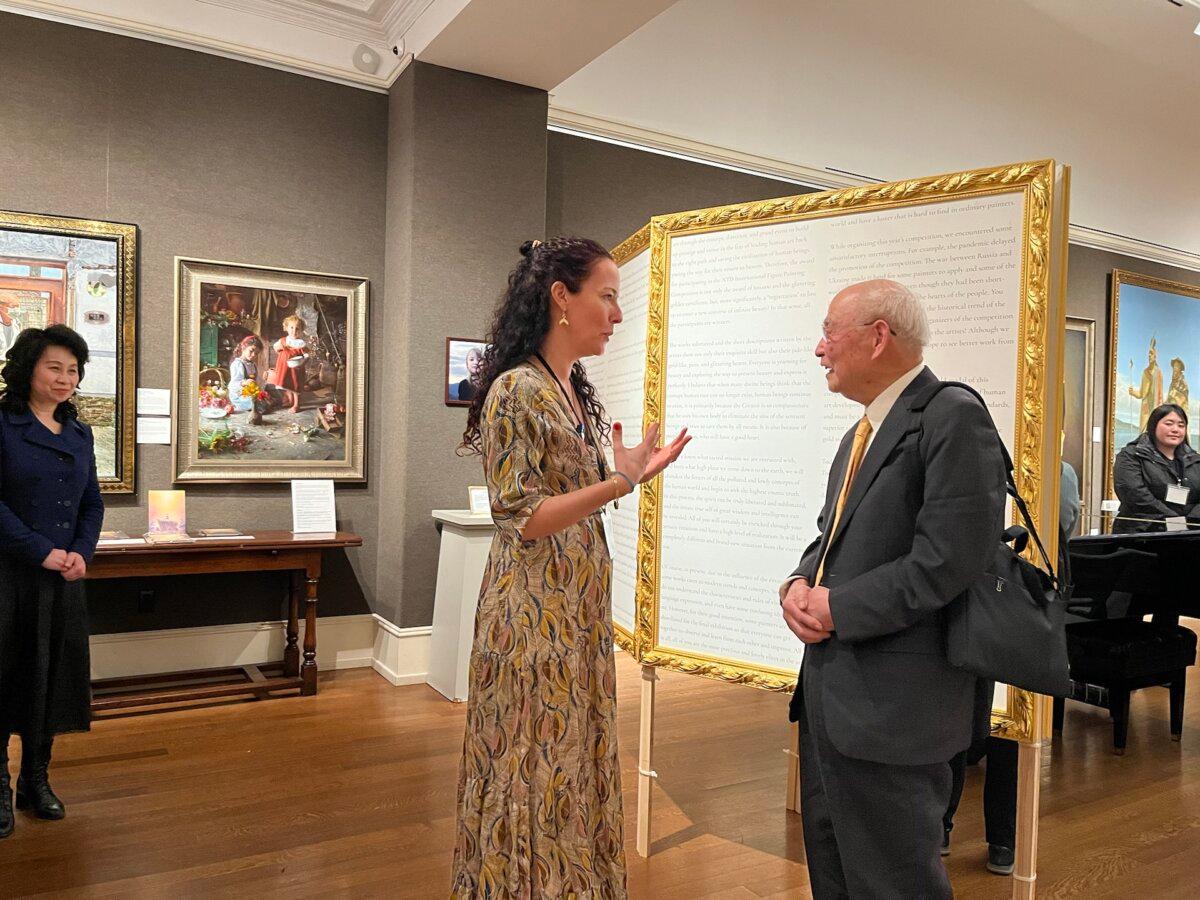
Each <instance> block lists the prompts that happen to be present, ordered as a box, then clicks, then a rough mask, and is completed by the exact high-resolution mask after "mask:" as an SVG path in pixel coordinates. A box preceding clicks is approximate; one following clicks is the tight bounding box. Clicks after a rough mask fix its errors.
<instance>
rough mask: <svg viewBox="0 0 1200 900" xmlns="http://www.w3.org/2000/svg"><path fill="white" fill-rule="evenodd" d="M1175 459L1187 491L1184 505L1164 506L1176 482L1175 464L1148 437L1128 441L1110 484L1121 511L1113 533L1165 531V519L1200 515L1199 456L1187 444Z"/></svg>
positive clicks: (1145, 435) (1170, 504)
mask: <svg viewBox="0 0 1200 900" xmlns="http://www.w3.org/2000/svg"><path fill="white" fill-rule="evenodd" d="M1175 457H1176V459H1177V460H1182V461H1183V486H1184V487H1186V488H1187V489H1188V499H1187V503H1185V504H1176V503H1167V501H1166V497H1167V487H1168V486H1170V485H1172V484H1177V483H1178V481H1179V476H1178V470H1177V465H1178V464H1177V463H1176V462H1175V461H1173V460H1169V459H1167V458H1166V457H1165V456H1163V455H1162V454H1161V453H1159V452H1158V448H1157V447H1156V446H1155V445H1154V443H1153V442H1152V441H1151V440H1150V435H1148V434H1142V435H1141V436H1139V437H1138V439H1137V440H1136V441H1130V442H1129V443H1128V444H1126V445H1125V448H1124V449H1123V450H1122V451H1121V452H1120V453H1118V454H1117V461H1116V465H1115V466H1114V467H1113V481H1114V483H1115V486H1116V489H1117V497H1118V498H1120V500H1121V510H1120V512H1118V513H1117V522H1116V524H1115V525H1114V526H1113V531H1114V532H1117V533H1118V534H1124V533H1128V532H1132V531H1164V530H1165V529H1166V526H1165V525H1163V524H1159V523H1161V521H1162V520H1163V519H1164V518H1166V517H1167V516H1193V515H1200V453H1197V452H1196V451H1195V450H1193V449H1192V448H1191V447H1189V446H1188V445H1187V444H1180V445H1179V447H1178V448H1177V449H1176V450H1175ZM1126 516H1128V517H1131V518H1134V519H1157V520H1158V522H1156V523H1150V522H1128V521H1122V519H1123V518H1124V517H1126Z"/></svg>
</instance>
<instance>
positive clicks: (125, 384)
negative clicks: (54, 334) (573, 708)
mask: <svg viewBox="0 0 1200 900" xmlns="http://www.w3.org/2000/svg"><path fill="white" fill-rule="evenodd" d="M0 228H3V229H6V230H10V231H29V232H35V233H36V232H45V233H48V234H54V235H59V236H64V237H77V238H95V239H99V240H110V241H113V242H114V243H115V244H116V263H115V268H116V270H117V284H116V289H117V305H116V309H117V313H118V315H119V317H120V322H119V323H118V326H119V327H118V328H117V329H116V338H117V349H116V354H117V366H116V372H117V386H116V391H115V399H116V404H117V409H116V412H115V415H114V422H115V425H116V432H117V434H116V446H115V447H114V461H115V463H116V472H115V473H114V475H113V476H112V477H101V478H100V479H99V481H100V490H101V491H102V492H103V493H106V494H132V493H133V492H134V488H135V482H136V477H137V471H136V431H135V429H136V424H137V307H138V303H137V301H138V227H137V226H136V225H130V224H128V223H124V222H105V221H103V220H100V219H72V218H68V217H65V216H44V215H40V214H37V213H23V212H8V211H4V210H0ZM71 312H73V310H69V311H68V313H69V314H68V319H69V318H70V313H71Z"/></svg>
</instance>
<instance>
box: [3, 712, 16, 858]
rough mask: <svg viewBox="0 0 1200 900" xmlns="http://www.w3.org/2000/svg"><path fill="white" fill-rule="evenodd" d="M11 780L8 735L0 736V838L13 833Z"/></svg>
mask: <svg viewBox="0 0 1200 900" xmlns="http://www.w3.org/2000/svg"><path fill="white" fill-rule="evenodd" d="M13 824H14V823H13V801H12V780H11V778H10V776H9V774H8V735H7V734H0V838H6V837H8V836H9V835H10V834H12V833H13Z"/></svg>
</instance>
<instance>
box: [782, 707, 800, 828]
mask: <svg viewBox="0 0 1200 900" xmlns="http://www.w3.org/2000/svg"><path fill="white" fill-rule="evenodd" d="M791 734H792V737H791V746H790V747H788V748H787V749H786V750H784V751H783V752H784V753H786V754H787V756H788V774H787V811H788V812H798V811H799V809H800V723H799V722H793V723H792V730H791Z"/></svg>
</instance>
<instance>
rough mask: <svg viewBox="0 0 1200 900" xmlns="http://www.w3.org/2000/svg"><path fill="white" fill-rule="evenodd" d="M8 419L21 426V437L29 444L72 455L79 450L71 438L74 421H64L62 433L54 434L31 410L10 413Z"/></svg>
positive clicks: (10, 422) (76, 443) (11, 422)
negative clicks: (14, 413) (22, 432)
mask: <svg viewBox="0 0 1200 900" xmlns="http://www.w3.org/2000/svg"><path fill="white" fill-rule="evenodd" d="M8 421H9V424H11V425H20V426H23V431H24V434H23V437H24V438H25V440H27V441H29V443H31V444H37V445H38V446H39V447H46V448H48V449H50V450H53V451H54V452H55V453H63V452H66V453H70V454H71V455H72V456H73V455H75V453H77V452H78V450H79V445H78V442H77V441H75V440H73V438H74V437H75V435H74V433H73V430H72V429H74V428H75V427H77V426H76V425H75V423H74V422H71V421H69V420H68V421H66V422H64V423H63V430H62V434H61V435H56V434H53V433H52V432H51V431H50V430H49V429H47V428H46V427H45V426H44V425H42V423H41V422H39V421H37V419H35V418H34V415H33V413H31V412H25V413H19V414H17V415H11V416H9V419H8ZM60 438H63V440H60Z"/></svg>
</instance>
